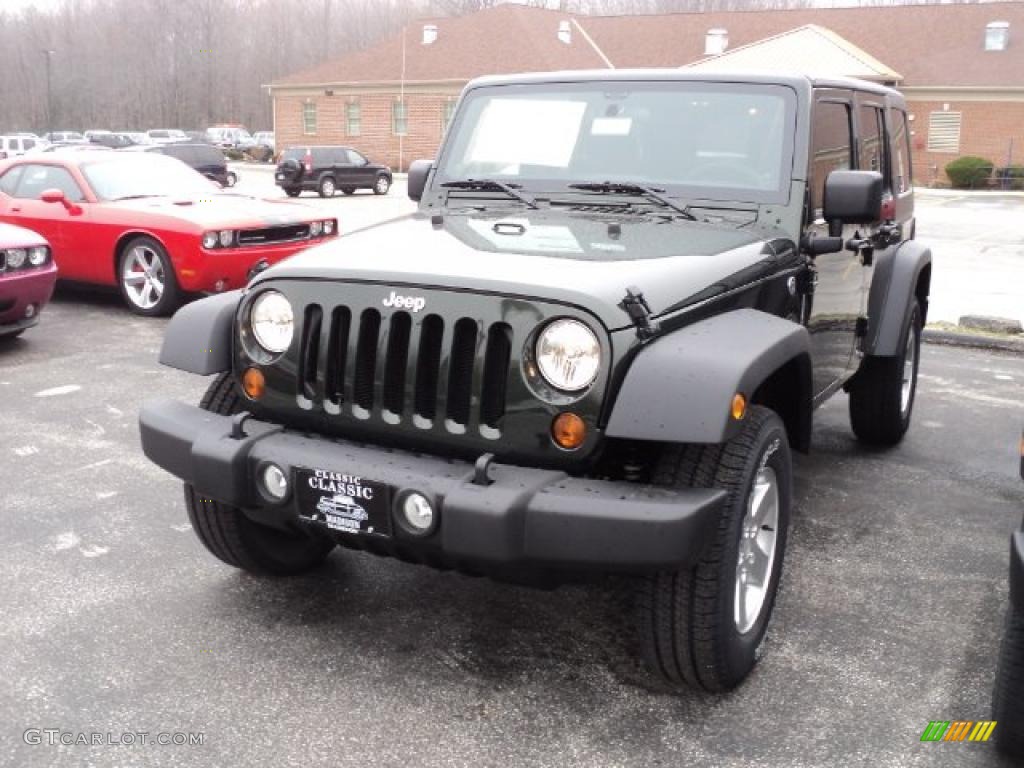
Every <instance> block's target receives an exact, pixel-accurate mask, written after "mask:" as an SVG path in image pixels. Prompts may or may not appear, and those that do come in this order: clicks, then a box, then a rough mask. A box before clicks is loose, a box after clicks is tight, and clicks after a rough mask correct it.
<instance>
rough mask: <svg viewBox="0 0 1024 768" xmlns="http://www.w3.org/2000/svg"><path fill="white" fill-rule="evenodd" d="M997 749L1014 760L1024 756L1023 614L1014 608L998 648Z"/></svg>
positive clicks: (994, 715) (994, 709)
mask: <svg viewBox="0 0 1024 768" xmlns="http://www.w3.org/2000/svg"><path fill="white" fill-rule="evenodd" d="M992 719H993V720H995V721H996V723H998V724H997V725H996V729H995V737H996V746H997V747H999V749H1000V751H1002V752H1005V753H1006V754H1008V755H1010V756H1012V757H1024V614H1022V613H1021V612H1020V611H1018V610H1016V609H1015V608H1014V607H1013V606H1012V605H1011V606H1010V608H1009V611H1008V612H1007V614H1006V632H1005V634H1004V635H1003V642H1002V645H1001V646H1000V649H999V665H998V666H997V667H996V687H995V694H994V695H993V697H992Z"/></svg>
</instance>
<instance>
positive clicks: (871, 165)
mask: <svg viewBox="0 0 1024 768" xmlns="http://www.w3.org/2000/svg"><path fill="white" fill-rule="evenodd" d="M886 139H887V135H886V131H885V113H884V112H883V111H882V109H881V108H880V107H872V106H868V105H863V106H861V108H860V169H861V170H864V171H878V172H879V173H880V174H882V178H883V179H884V184H885V188H886V190H891V189H892V180H891V178H890V174H889V152H888V142H887V140H886Z"/></svg>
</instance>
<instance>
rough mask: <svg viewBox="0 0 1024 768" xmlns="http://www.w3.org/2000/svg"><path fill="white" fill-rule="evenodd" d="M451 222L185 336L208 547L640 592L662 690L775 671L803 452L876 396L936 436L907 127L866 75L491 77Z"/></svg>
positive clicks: (451, 157) (157, 433)
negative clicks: (196, 377) (573, 577)
mask: <svg viewBox="0 0 1024 768" xmlns="http://www.w3.org/2000/svg"><path fill="white" fill-rule="evenodd" d="M409 195H410V196H411V197H412V198H413V199H415V200H419V211H418V213H416V214H414V215H410V216H408V217H405V218H403V219H397V220H393V221H389V222H386V223H384V224H379V225H376V226H373V227H369V228H366V229H363V230H358V231H355V232H352V233H350V234H348V235H346V236H344V237H342V238H339V239H338V241H337V242H336V243H335V244H330V245H326V246H322V247H316V248H311V249H309V250H307V251H304V252H303V253H300V254H298V255H296V256H294V257H292V258H291V259H288V260H287V261H285V262H282V263H281V264H277V265H275V266H273V267H271V268H270V269H268V270H266V271H265V272H263V273H261V274H260V275H259V276H258V277H256V278H255V279H254V280H253V282H252V283H250V285H249V286H248V287H247V288H246V289H245V290H244V291H242V292H240V293H239V292H236V293H233V294H225V295H221V296H217V297H213V298H209V299H204V300H202V301H199V302H197V303H194V304H191V305H189V306H188V307H186V308H185V309H183V310H181V311H180V312H179V313H178V314H177V315H176V316H175V317H174V319H173V320H172V321H171V324H170V326H169V328H168V331H167V336H166V339H165V341H164V347H163V350H162V353H161V361H162V362H163V363H164V364H166V365H169V366H172V367H175V368H179V369H182V370H186V371H191V372H193V373H196V374H201V375H209V374H214V375H216V379H215V380H214V382H213V383H212V385H211V386H210V387H209V390H208V392H207V394H206V396H205V397H204V398H203V399H202V402H201V403H199V405H198V407H197V406H192V405H186V404H184V403H178V402H173V401H163V402H157V403H151V404H148V405H147V406H146V407H145V408H144V409H143V410H142V413H141V430H142V444H143V448H144V450H145V452H146V455H147V456H149V457H150V458H151V459H152V460H153V461H155V462H156V463H157V464H159V465H160V466H162V467H164V468H165V469H167V470H168V471H170V472H172V473H174V474H175V475H177V476H178V477H180V478H181V479H182V480H183V481H184V483H185V487H186V505H187V508H188V512H189V516H190V518H191V521H192V525H193V528H194V530H195V531H196V533H197V534H198V536H199V538H200V539H201V541H202V542H203V543H204V544H205V545H206V547H207V548H208V549H209V550H210V551H211V552H212V553H213V554H214V555H216V556H217V557H219V558H220V559H221V560H223V561H224V562H226V563H229V564H231V565H233V566H236V567H239V568H243V569H246V570H249V571H252V572H255V573H265V574H288V573H296V572H301V571H305V570H308V569H310V568H314V567H315V566H317V565H318V564H319V563H321V562H322V561H323V560H324V558H325V557H327V555H328V553H329V552H331V550H332V549H333V548H334V547H335V546H336V545H342V546H344V547H348V548H352V549H357V550H364V551H368V552H372V553H375V554H379V555H391V556H394V557H399V558H402V559H406V560H410V561H414V562H418V563H425V564H429V565H432V566H436V567H439V568H456V569H460V570H463V571H466V572H469V573H475V574H488V575H491V576H494V577H497V578H504V579H511V580H529V581H537V580H544V581H548V580H557V579H558V578H561V577H563V576H565V575H566V574H567V573H572V572H581V571H583V572H586V571H591V572H593V571H618V572H626V573H632V574H636V575H637V576H638V577H639V578H637V579H636V580H635V583H636V585H637V601H638V606H639V617H640V618H639V625H638V629H639V636H640V639H641V641H642V647H643V651H644V654H645V656H646V658H647V660H648V662H649V663H650V665H651V668H652V669H653V670H654V671H655V672H656V673H657V674H659V675H660V676H662V677H663V678H664V679H665V680H667V681H668V682H670V683H673V684H682V683H687V684H690V685H693V686H696V687H699V688H703V689H706V690H711V691H721V690H725V689H729V688H732V687H734V686H736V685H738V684H739V683H740V681H742V680H743V679H744V677H745V676H746V675H747V674H748V672H750V670H751V668H752V667H753V666H754V663H755V661H756V659H757V658H758V657H759V652H760V648H761V644H762V641H763V639H764V636H765V632H766V630H767V628H768V623H769V620H770V618H771V614H772V607H773V605H774V602H775V594H776V590H777V588H778V585H779V579H780V575H781V572H782V564H783V559H784V555H785V552H786V537H787V531H788V526H789V522H790V516H791V508H792V498H793V490H792V488H793V468H792V458H791V450H796V451H808V450H810V447H811V433H812V428H811V427H812V422H813V416H814V411H815V409H816V408H817V407H818V406H819V405H821V404H822V403H823V402H825V400H827V399H828V397H829V396H830V395H832V394H833V393H835V392H837V391H839V390H840V389H845V390H846V391H848V392H849V395H850V397H849V403H850V406H849V407H850V420H851V423H852V427H853V431H854V433H855V434H856V435H857V437H858V438H860V439H861V440H862V441H864V442H865V443H870V444H874V445H882V446H891V445H894V444H896V443H898V442H899V441H900V440H901V439H902V438H903V435H904V433H905V432H906V431H907V428H908V427H909V425H910V418H911V412H912V409H913V405H914V395H915V390H916V381H917V371H918V359H919V355H918V353H919V350H920V339H921V327H922V325H923V323H924V321H925V316H926V314H927V311H928V295H929V283H930V279H931V253H930V251H929V250H928V248H926V247H925V246H923V245H921V244H920V243H918V242H916V241H915V240H913V234H914V218H913V208H914V200H913V189H912V186H911V182H910V144H909V131H908V128H907V115H906V107H905V104H904V101H903V98H902V97H901V96H900V94H899V93H897V92H896V91H894V90H891V89H888V88H884V87H881V86H878V85H873V84H870V83H865V82H858V81H852V80H810V79H807V78H803V77H783V76H768V75H754V74H751V75H748V76H744V75H741V74H736V73H733V74H729V75H728V76H724V75H723V76H715V75H702V74H695V73H685V72H680V71H668V70H652V71H644V70H641V71H609V72H600V73H595V72H581V73H564V72H563V73H558V74H555V75H544V74H532V75H524V76H519V77H504V78H502V77H490V78H483V79H480V80H476V81H474V82H472V83H470V84H469V85H468V86H467V88H466V90H465V92H464V93H463V96H462V98H461V100H460V103H459V106H458V108H457V111H456V114H455V117H454V121H453V123H452V125H451V128H450V129H449V132H448V134H447V137H446V139H445V141H444V144H443V146H442V147H441V149H440V152H439V154H438V157H437V160H436V162H431V161H418V162H417V163H414V164H413V166H412V168H411V169H410V172H409Z"/></svg>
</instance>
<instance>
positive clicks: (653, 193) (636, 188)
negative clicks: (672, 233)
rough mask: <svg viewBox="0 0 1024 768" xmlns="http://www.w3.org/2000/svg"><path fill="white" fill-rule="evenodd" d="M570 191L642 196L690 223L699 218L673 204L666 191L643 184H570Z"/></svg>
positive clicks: (610, 182) (687, 208)
mask: <svg viewBox="0 0 1024 768" xmlns="http://www.w3.org/2000/svg"><path fill="white" fill-rule="evenodd" d="M569 188H570V189H581V190H583V191H584V192H601V193H608V194H612V193H616V192H618V193H620V194H625V195H642V196H643V197H646V198H647V199H648V200H653V201H654V202H656V203H660V204H661V205H664V206H665V207H666V208H671V209H672V210H673V211H676V212H677V213H679V214H680V215H681V216H683V217H684V218H686V219H689V220H690V221H697V217H696V216H694V215H693V214H692V213H690V206H688V205H679V203H676V202H673V201H672V200H669V199H668V198H667V197H665V196H664V195H663V194H662V193H663V192H664V191H665V190H664V189H658V188H657V187H645V186H644V185H643V184H634V183H633V182H631V181H597V182H587V183H583V184H570V185H569Z"/></svg>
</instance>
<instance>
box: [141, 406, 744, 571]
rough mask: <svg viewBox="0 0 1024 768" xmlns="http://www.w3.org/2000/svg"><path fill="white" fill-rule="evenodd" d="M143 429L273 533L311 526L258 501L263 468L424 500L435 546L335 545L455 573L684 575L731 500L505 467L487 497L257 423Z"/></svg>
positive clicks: (459, 472)
mask: <svg viewBox="0 0 1024 768" xmlns="http://www.w3.org/2000/svg"><path fill="white" fill-rule="evenodd" d="M140 429H141V432H142V448H143V451H144V452H145V454H146V456H147V457H149V459H150V460H152V461H153V462H155V463H156V464H158V465H159V466H161V467H163V468H164V469H166V470H167V471H168V472H170V473H171V474H173V475H176V476H177V477H179V478H181V479H182V480H183V481H184V482H186V483H188V484H189V485H191V486H193V487H194V488H195V489H196V491H197V492H198V493H199V494H200V495H202V496H206V497H209V498H212V499H215V500H217V501H220V502H223V503H225V504H230V505H233V506H236V507H239V508H241V509H243V510H244V511H245V513H246V514H247V515H248V516H249V517H250V518H252V519H253V520H256V521H258V522H262V523H265V524H268V525H275V526H279V527H291V526H295V525H298V524H300V523H301V524H305V520H306V518H304V517H300V516H299V510H298V508H297V504H296V502H295V500H294V496H295V494H294V493H292V494H290V495H289V496H288V497H287V498H286V499H285V501H283V502H281V503H279V504H274V503H271V502H270V501H268V500H267V499H266V498H265V497H264V495H263V494H262V493H261V492H260V491H259V490H258V489H257V487H256V482H255V477H256V468H257V467H260V466H263V465H264V464H265V463H266V462H273V463H275V464H277V465H278V466H280V467H281V468H283V469H284V470H285V472H286V474H289V475H291V473H292V470H294V469H295V468H296V467H313V468H318V469H325V470H329V471H336V472H344V473H347V474H355V475H360V476H362V477H365V478H369V479H373V480H376V481H377V482H380V483H386V484H388V485H390V486H392V487H394V488H395V489H396V490H398V491H399V492H398V493H396V494H395V497H396V498H397V497H399V496H401V492H402V491H405V490H415V491H418V492H420V493H423V494H425V495H426V496H428V497H429V498H432V499H434V500H435V502H436V505H435V506H436V508H437V509H438V510H439V521H438V524H437V526H436V528H435V530H434V531H433V532H432V533H431V534H430V535H429V536H426V537H416V536H413V535H412V534H409V533H407V532H405V531H404V529H402V528H401V527H400V526H397V525H396V526H393V528H394V537H393V538H391V539H388V540H386V541H382V540H381V539H382V537H377V536H362V535H356V534H344V533H338V534H336V535H337V537H338V538H339V540H341V541H342V543H346V544H348V545H350V546H359V547H361V548H366V549H370V550H372V551H376V552H378V553H380V554H395V555H399V556H403V557H407V558H408V557H412V558H413V559H421V560H423V561H425V562H430V563H433V564H440V565H448V566H451V567H474V566H475V565H481V566H486V565H492V566H497V567H503V566H509V567H513V566H515V567H519V566H536V567H539V568H582V569H588V570H654V569H662V568H676V567H679V566H681V565H686V564H690V563H693V562H695V561H696V560H697V559H698V558H699V557H700V555H701V553H702V552H703V549H704V546H705V543H706V542H707V541H708V540H709V538H710V536H712V535H713V532H714V530H715V527H716V523H717V520H718V514H719V510H720V508H721V505H722V503H723V502H724V500H725V492H724V491H721V490H717V489H681V490H674V489H668V488H660V487H655V486H649V485H639V484H633V483H624V482H610V481H602V480H589V479H583V478H576V477H570V476H569V475H567V474H566V473H564V472H559V471H553V470H544V469H533V468H528V467H519V466H513V465H508V464H497V463H492V464H491V465H490V471H489V478H490V480H491V482H490V484H487V485H482V484H477V483H476V482H474V478H475V471H474V467H473V465H471V464H468V463H465V462H461V461H453V460H448V459H443V458H438V457H434V456H425V455H423V454H413V453H408V452H404V451H398V450H389V449H386V448H381V447H377V446H372V445H363V444H358V443H353V442H349V441H343V440H335V439H328V438H324V437H319V436H308V435H305V434H299V433H294V432H289V431H286V430H284V429H283V428H281V427H280V426H278V425H275V424H271V423H268V422H262V421H257V420H254V419H248V420H246V421H245V422H244V425H243V426H242V429H241V430H238V429H235V433H236V434H237V435H238V436H233V435H232V431H233V418H232V417H229V416H219V415H216V414H212V413H209V412H207V411H204V410H201V409H199V408H195V407H192V406H189V405H184V404H182V403H177V402H173V401H161V402H156V403H150V404H147V405H146V406H144V407H143V409H142V412H141V415H140ZM241 432H244V434H241ZM392 514H395V512H394V511H393V512H392ZM371 539H372V541H367V542H364V541H353V540H371Z"/></svg>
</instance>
